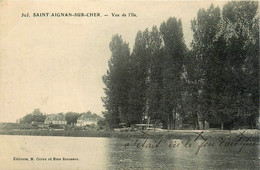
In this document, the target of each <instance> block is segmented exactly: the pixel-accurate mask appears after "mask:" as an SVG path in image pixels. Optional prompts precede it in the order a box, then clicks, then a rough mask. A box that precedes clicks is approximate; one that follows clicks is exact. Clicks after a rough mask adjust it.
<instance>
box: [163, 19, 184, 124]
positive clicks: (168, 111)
mask: <svg viewBox="0 0 260 170" xmlns="http://www.w3.org/2000/svg"><path fill="white" fill-rule="evenodd" d="M160 32H161V34H162V38H163V44H164V51H165V56H164V62H163V65H164V67H163V100H162V103H163V108H164V117H165V118H166V117H167V119H168V120H167V122H168V128H170V129H175V123H174V120H175V117H176V113H177V112H178V113H180V112H181V109H180V108H181V107H182V105H181V103H182V102H181V100H182V99H181V94H182V73H183V59H184V56H185V52H186V45H185V43H184V38H183V32H182V23H181V20H177V19H176V18H169V19H168V20H167V22H163V23H162V24H161V26H160Z"/></svg>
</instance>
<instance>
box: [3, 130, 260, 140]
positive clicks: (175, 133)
mask: <svg viewBox="0 0 260 170" xmlns="http://www.w3.org/2000/svg"><path fill="white" fill-rule="evenodd" d="M199 134H201V135H202V136H203V137H205V138H215V137H224V138H233V137H239V136H244V137H250V138H255V139H259V135H260V131H259V130H232V131H228V130H205V131H202V130H171V131H163V132H154V131H152V130H151V131H134V132H133V131H132V132H116V131H83V130H34V129H29V130H19V129H17V130H0V135H29V136H70V137H113V138H131V137H134V138H146V137H147V138H169V139H182V138H191V139H193V138H196V136H198V135H199Z"/></svg>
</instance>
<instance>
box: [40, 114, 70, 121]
mask: <svg viewBox="0 0 260 170" xmlns="http://www.w3.org/2000/svg"><path fill="white" fill-rule="evenodd" d="M45 121H66V119H65V116H64V115H60V114H51V115H47V116H46V119H45Z"/></svg>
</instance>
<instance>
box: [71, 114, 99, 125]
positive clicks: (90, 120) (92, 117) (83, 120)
mask: <svg viewBox="0 0 260 170" xmlns="http://www.w3.org/2000/svg"><path fill="white" fill-rule="evenodd" d="M100 119H101V118H100V117H99V116H97V115H96V114H88V113H84V114H82V115H81V116H80V117H79V118H78V119H77V124H76V126H86V125H97V122H98V121H99V120H100Z"/></svg>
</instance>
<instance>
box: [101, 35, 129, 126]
mask: <svg viewBox="0 0 260 170" xmlns="http://www.w3.org/2000/svg"><path fill="white" fill-rule="evenodd" d="M109 47H110V50H111V53H112V54H111V58H110V60H109V62H108V67H109V69H108V71H107V74H106V75H104V76H103V82H104V84H105V85H106V87H105V89H104V91H105V94H106V96H105V97H103V98H102V101H103V103H104V106H105V108H106V111H105V112H103V114H104V116H105V118H106V121H107V122H109V125H110V128H114V127H118V125H119V123H120V122H127V121H128V119H129V118H128V115H129V114H128V112H129V110H128V99H129V89H130V73H129V62H130V50H129V46H128V44H127V43H125V42H123V39H122V37H121V36H119V35H114V36H113V37H112V40H111V42H110V45H109Z"/></svg>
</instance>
